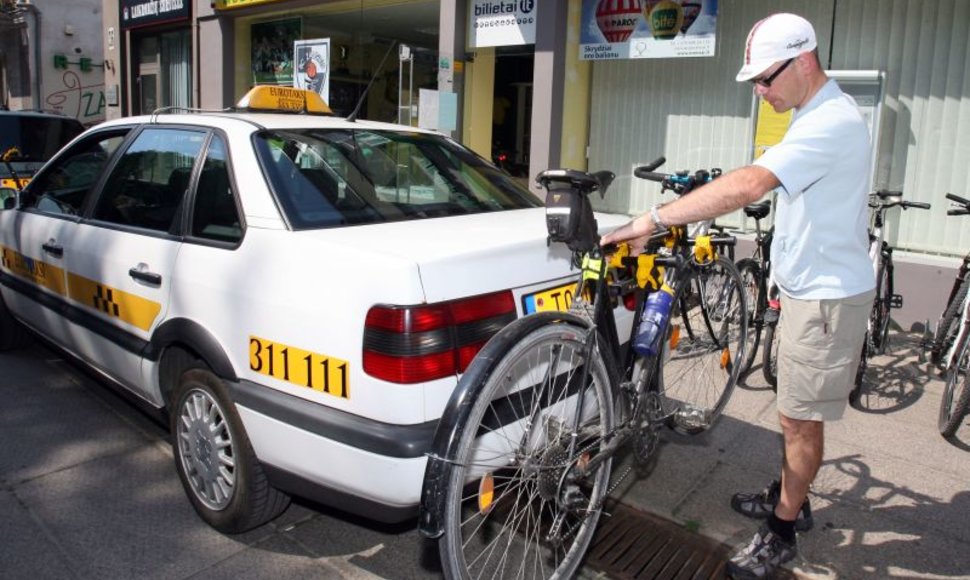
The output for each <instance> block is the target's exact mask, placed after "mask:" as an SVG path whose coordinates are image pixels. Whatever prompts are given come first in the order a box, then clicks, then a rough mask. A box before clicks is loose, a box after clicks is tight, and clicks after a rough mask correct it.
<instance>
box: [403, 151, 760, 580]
mask: <svg viewBox="0 0 970 580" xmlns="http://www.w3.org/2000/svg"><path fill="white" fill-rule="evenodd" d="M661 162H662V160H658V162H655V164H652V165H650V166H646V167H642V168H638V171H637V172H636V174H637V175H640V176H643V177H645V178H647V179H654V178H659V179H660V180H661V181H662V182H664V184H665V186H666V185H671V186H675V187H676V186H677V182H678V178H677V176H676V175H673V176H672V175H665V174H657V173H653V170H654V169H655V168H656V167H657V166H659V165H660V163H661ZM612 177H613V176H612V174H610V173H608V172H600V173H596V174H592V175H590V174H586V173H581V172H576V171H569V170H553V171H546V172H543V173H541V174H540V175H539V176H538V178H537V180H538V182H539V183H540V184H541V185H542V186H543V187H545V188H546V189H547V190H548V196H547V214H546V216H547V227H548V230H549V234H550V240H551V241H554V242H561V243H566V244H567V245H568V246H569V248H570V249H571V250H572V251H573V257H574V262H575V263H576V264H577V265H578V266H579V269H580V273H579V275H578V280H577V290H576V292H575V299H574V301H573V303H572V306H571V307H570V309H569V311H568V312H541V313H536V314H531V315H528V316H525V317H523V318H520V319H518V320H517V321H515V322H513V323H512V324H510V325H508V326H507V327H505V328H504V329H503V330H502V331H501V332H499V333H498V334H497V335H495V336H494V337H493V338H492V339H491V340H489V342H488V343H487V344H486V345H485V347H484V348H483V349H482V351H481V352H480V353H479V354H478V355H477V356H476V357H475V359H474V360H473V361H472V363H471V365H470V366H469V367H468V370H467V371H466V372H465V374H464V375H463V376H462V377H461V380H460V381H459V383H458V387H457V388H456V390H455V392H454V394H453V396H452V398H451V400H450V401H449V403H448V406H447V407H446V409H445V411H444V414H443V415H442V418H441V421H440V423H439V426H438V429H437V431H436V433H435V438H434V443H433V451H432V452H431V453H430V454H429V455H428V457H429V459H428V466H427V469H426V472H425V481H424V489H423V491H422V502H421V512H420V517H419V525H420V529H421V531H422V533H423V534H424V535H426V536H428V537H433V538H439V541H438V546H439V552H440V556H441V561H442V568H443V570H444V574H445V577H446V578H483V577H487V578H506V577H523V576H526V575H528V576H529V577H541V578H570V577H572V576H573V575H574V573H575V572H576V570H577V568H578V567H579V565H580V563H581V561H582V559H583V557H584V555H585V553H586V550H587V548H588V547H589V544H590V541H591V539H592V536H593V533H594V531H595V528H596V524H597V522H598V520H599V517H600V514H601V511H602V506H603V502H604V501H605V498H606V497H607V495H608V494H609V492H610V490H609V489H608V485H609V482H610V474H611V469H612V459H613V457H614V456H615V455H616V453H617V452H618V451H619V450H621V449H625V448H628V447H630V446H632V450H633V455H634V458H635V460H636V463H638V464H643V463H644V462H646V461H648V460H649V458H650V457H651V454H652V453H653V451H654V450H655V448H656V443H657V440H658V436H659V429H660V428H661V426H663V425H666V426H668V427H670V428H672V429H674V430H676V431H678V432H680V433H685V434H696V433H701V432H704V431H706V430H707V429H709V428H710V427H711V426H712V425H713V424H714V423H715V421H716V420H717V418H718V417H719V416H720V415H721V413H722V411H723V410H724V406H725V405H726V404H727V401H728V398H729V397H730V395H731V392H732V390H733V388H734V385H735V383H736V382H737V376H738V370H739V369H740V361H741V359H742V358H743V355H744V335H745V330H746V328H745V327H746V324H747V319H746V317H745V315H744V313H745V311H746V310H745V303H744V294H743V292H742V290H741V282H740V278H739V276H738V273H737V269H736V268H735V267H734V264H733V263H731V262H730V260H727V259H723V258H721V257H720V253H719V250H720V249H723V248H725V247H727V246H730V245H733V244H734V243H735V239H734V238H733V237H730V236H716V237H712V236H708V235H706V234H703V233H701V234H697V235H693V236H690V235H688V234H687V231H686V230H685V229H684V228H682V227H673V228H671V229H670V231H668V232H664V233H660V234H658V235H655V236H653V237H652V238H651V240H650V241H649V242H648V244H647V247H646V251H645V252H644V253H643V254H641V255H639V256H637V257H633V256H630V255H629V248H626V247H624V246H621V247H620V248H601V247H600V246H599V244H598V239H599V235H598V233H597V227H596V222H595V219H594V217H593V212H592V209H591V206H590V203H589V199H588V197H589V195H590V194H591V193H592V192H594V191H599V192H601V193H602V192H604V191H605V189H606V187H607V186H608V184H609V182H610V181H611V180H612ZM608 255H609V258H608ZM665 287H666V289H670V290H672V292H673V294H672V301H671V310H670V313H669V316H667V317H666V319H665V321H664V322H663V324H662V326H661V331H660V332H659V333H658V335H657V336H656V339H655V340H654V341H653V342H652V343H651V347H652V349H653V350H654V352H655V353H656V354H653V355H649V356H640V355H638V354H636V352H635V351H634V350H633V349H630V348H625V347H623V346H621V341H620V340H619V337H618V332H617V329H616V325H615V319H614V314H613V309H614V308H615V307H616V305H617V304H619V303H620V302H621V301H622V298H623V296H625V295H626V294H628V293H630V292H633V293H636V294H637V300H636V302H637V304H638V307H637V310H638V314H639V311H640V310H641V309H642V308H643V303H644V295H645V294H647V293H648V292H650V291H652V292H658V291H666V289H664V290H662V289H663V288H665ZM635 333H636V331H635V330H634V331H633V332H632V333H631V336H630V342H632V341H633V338H634V334H635ZM627 473H629V469H628V470H627V471H626V472H625V473H623V474H622V475H620V476H619V477H618V478H616V481H617V483H618V482H619V481H622V479H623V478H624V477H625V476H626V474H627Z"/></svg>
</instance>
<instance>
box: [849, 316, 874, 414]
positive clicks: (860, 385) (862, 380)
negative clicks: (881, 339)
mask: <svg viewBox="0 0 970 580" xmlns="http://www.w3.org/2000/svg"><path fill="white" fill-rule="evenodd" d="M869 340H870V339H869V333H868V332H866V335H865V337H864V338H863V339H862V352H861V353H860V354H859V364H858V365H857V366H856V370H855V380H853V381H852V390H851V391H849V404H850V405H852V406H853V407H855V408H857V409H860V410H862V406H861V405H860V404H859V402H860V401H861V400H862V395H864V394H865V392H866V369H868V368H869V351H870V344H869Z"/></svg>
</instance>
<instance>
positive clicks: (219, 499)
mask: <svg viewBox="0 0 970 580" xmlns="http://www.w3.org/2000/svg"><path fill="white" fill-rule="evenodd" d="M177 430H178V432H177V433H176V437H177V438H178V445H179V450H180V453H179V457H180V460H181V462H182V469H183V471H184V472H185V475H186V477H187V479H188V481H189V484H190V485H191V487H192V490H193V492H194V493H195V496H196V498H198V500H199V501H200V502H202V504H203V505H205V507H207V508H209V509H211V510H215V511H220V510H223V509H225V508H226V507H227V506H228V505H229V502H230V501H232V498H233V493H234V491H235V486H236V464H235V453H234V452H233V440H232V433H231V432H230V431H229V426H228V424H227V423H226V420H225V414H224V413H223V411H222V408H221V407H219V404H218V403H217V402H216V401H215V399H213V398H212V397H211V396H210V395H209V394H208V393H206V392H205V391H202V390H199V389H195V390H193V391H192V392H190V393H189V395H188V396H187V397H186V398H185V402H184V403H183V404H182V407H181V409H180V411H179V420H178V429H177Z"/></svg>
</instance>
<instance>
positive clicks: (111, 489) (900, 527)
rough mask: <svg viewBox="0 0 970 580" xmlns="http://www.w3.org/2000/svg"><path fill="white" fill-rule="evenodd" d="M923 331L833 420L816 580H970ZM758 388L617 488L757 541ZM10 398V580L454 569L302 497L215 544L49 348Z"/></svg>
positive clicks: (4, 547) (960, 474) (808, 540)
mask: <svg viewBox="0 0 970 580" xmlns="http://www.w3.org/2000/svg"><path fill="white" fill-rule="evenodd" d="M918 338H919V337H917V336H915V335H906V334H894V335H893V336H892V339H891V340H892V343H891V347H890V352H889V354H887V355H885V356H883V357H880V358H879V360H877V361H875V363H874V365H873V367H872V370H871V371H870V375H869V381H870V383H871V384H873V385H877V387H876V389H875V391H874V393H873V395H872V396H871V397H870V398H869V400H868V408H867V409H866V410H865V411H859V410H854V409H851V410H849V411H847V414H846V417H845V418H844V419H843V420H842V421H841V422H837V423H832V424H830V425H829V428H828V433H827V450H826V461H825V464H824V466H823V467H822V470H821V473H820V475H819V478H818V480H817V482H816V485H815V486H814V488H813V493H812V505H813V509H814V517H815V529H813V530H812V531H810V532H808V533H805V534H802V535H801V536H800V538H799V550H800V555H799V557H798V558H797V559H796V561H795V562H794V566H793V569H794V570H795V571H796V572H797V573H798V574H799V575H801V576H803V577H805V578H840V579H870V578H871V579H882V578H970V425H966V426H964V427H963V428H962V429H961V431H960V432H958V434H957V438H958V440H957V441H956V442H955V443H953V442H948V441H946V440H944V439H942V438H941V437H940V436H939V434H938V433H937V431H936V414H937V409H938V406H939V397H940V392H941V389H942V382H941V381H940V380H938V379H934V378H932V377H930V376H929V375H927V374H926V372H925V365H919V364H918V363H917V362H916V345H917V343H918ZM748 383H749V384H748V385H747V386H742V387H739V388H738V389H737V390H736V391H735V394H734V396H733V398H732V401H731V403H730V405H729V406H728V409H727V412H726V415H725V416H724V417H723V418H722V420H721V422H720V423H719V424H718V425H717V426H716V428H715V429H714V430H713V431H712V432H711V433H708V434H706V435H703V436H700V437H699V438H695V439H691V440H688V441H683V440H677V441H673V440H671V439H670V437H668V436H667V435H666V434H665V436H664V443H663V444H662V446H661V448H660V451H659V454H658V460H657V465H656V466H655V468H654V469H653V471H652V472H651V474H650V475H649V476H647V477H645V478H643V479H636V478H635V477H634V476H632V475H631V476H630V477H628V478H627V479H626V480H624V481H623V484H622V485H621V487H620V488H619V489H618V490H617V491H616V494H614V495H620V496H621V497H620V499H621V500H622V501H624V502H626V503H629V504H632V505H634V506H636V507H639V508H642V509H644V510H646V511H650V512H653V513H655V514H657V515H660V516H663V517H666V518H669V519H671V520H674V521H676V522H679V523H680V524H682V525H683V526H684V527H686V528H687V529H690V530H694V529H696V530H698V531H699V532H700V533H702V534H704V535H706V536H708V537H711V538H713V539H715V540H718V541H721V542H724V543H726V544H729V545H735V544H739V543H741V542H743V541H746V540H747V539H748V538H749V537H750V535H751V534H752V533H753V532H754V530H755V529H756V528H757V523H756V522H753V521H751V520H747V519H745V518H743V517H742V516H740V515H738V514H735V513H734V512H733V511H732V510H731V508H730V505H729V502H730V497H731V495H732V494H733V493H734V492H736V491H738V490H751V491H754V490H759V489H761V488H762V487H764V486H765V485H766V484H767V482H768V481H770V480H771V479H773V478H774V477H776V476H777V471H778V466H779V462H780V457H781V454H780V436H779V434H778V423H777V419H776V414H775V406H774V394H773V393H772V392H771V390H770V389H768V388H767V385H766V383H765V382H764V380H763V379H762V378H761V370H760V367H759V366H757V364H756V366H755V368H754V371H753V373H752V375H751V378H750V379H749V381H748ZM0 395H2V397H3V401H4V403H3V405H0V441H2V442H3V443H4V444H3V445H0V513H2V514H3V517H2V518H0V577H2V578H15V579H19V578H30V579H31V580H38V579H41V578H58V579H61V578H85V579H87V578H90V579H97V580H101V579H103V578H139V579H141V578H164V579H168V578H180V579H181V578H206V580H214V579H215V580H218V579H219V578H226V579H227V580H228V579H230V578H231V579H233V580H238V578H240V577H243V578H270V577H272V578H368V579H370V578H382V577H383V578H392V579H398V578H408V579H412V578H421V579H423V578H437V577H439V576H440V573H439V572H438V571H437V562H436V561H435V558H436V557H437V555H436V552H435V551H433V550H429V546H428V544H427V543H426V542H424V541H423V540H422V539H421V538H420V537H419V536H418V534H417V533H416V531H415V530H414V528H413V527H402V528H398V529H396V530H380V529H379V530H376V531H375V530H374V529H373V528H372V529H368V526H367V525H366V524H364V523H361V522H358V521H355V520H350V519H341V518H339V517H337V518H335V517H333V514H332V513H331V514H328V513H325V511H324V510H320V509H318V508H316V507H314V506H308V505H306V504H304V503H301V502H297V503H295V504H294V505H292V506H291V507H290V508H289V510H287V512H286V513H284V514H283V515H282V516H281V517H280V518H279V519H278V520H276V521H274V522H271V523H270V524H267V525H266V526H263V527H261V528H258V529H256V530H253V531H251V532H248V533H246V534H242V535H241V536H234V537H229V536H224V535H222V534H219V533H218V532H216V531H215V530H213V529H212V528H209V527H208V526H206V525H205V524H204V523H203V522H202V521H201V520H200V519H199V518H198V517H197V516H196V515H195V513H194V512H193V511H192V508H191V507H190V505H189V503H188V501H187V500H186V499H185V497H184V493H183V491H182V489H181V486H180V485H179V482H178V478H177V476H176V474H175V470H174V468H173V466H172V456H171V450H170V448H169V446H168V443H167V434H166V433H165V430H164V429H163V428H162V427H161V426H159V425H158V424H157V423H155V422H153V421H151V420H149V419H148V418H147V417H146V416H145V415H143V414H141V413H140V412H138V411H136V410H135V409H134V408H133V407H132V406H130V405H128V404H126V403H125V402H124V401H122V400H121V399H119V398H118V397H117V396H115V395H114V394H113V393H112V392H110V391H108V390H107V388H106V387H104V386H103V385H98V384H94V383H93V381H92V380H91V379H90V378H89V377H88V376H86V375H84V374H83V373H80V372H79V371H78V370H77V369H75V368H73V367H71V366H70V365H67V364H66V363H65V362H64V361H63V360H61V359H60V358H59V357H58V356H57V355H55V354H53V353H51V352H50V351H48V350H46V349H44V348H41V347H34V348H31V349H28V350H22V351H16V352H12V353H0ZM619 469H621V467H618V468H617V470H619ZM378 545H380V546H383V548H380V547H377V546H378ZM375 547H377V551H375ZM592 575H593V576H596V574H595V573H593V574H592ZM584 576H585V575H584Z"/></svg>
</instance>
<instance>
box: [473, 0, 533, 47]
mask: <svg viewBox="0 0 970 580" xmlns="http://www.w3.org/2000/svg"><path fill="white" fill-rule="evenodd" d="M536 8H537V6H536V0H472V1H471V5H470V6H469V11H468V44H469V46H470V47H471V48H481V47H485V46H518V45H522V44H535V42H536V11H537V10H536Z"/></svg>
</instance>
